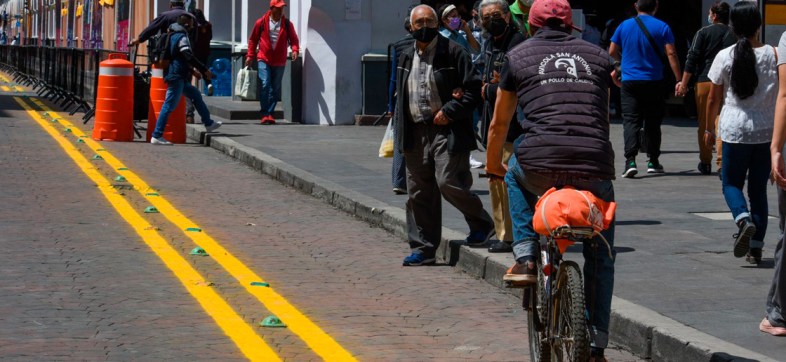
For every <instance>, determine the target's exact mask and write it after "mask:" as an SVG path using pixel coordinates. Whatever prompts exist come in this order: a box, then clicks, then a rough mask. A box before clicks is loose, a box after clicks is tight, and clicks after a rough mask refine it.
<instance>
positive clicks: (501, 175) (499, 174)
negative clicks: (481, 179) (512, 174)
mask: <svg viewBox="0 0 786 362" xmlns="http://www.w3.org/2000/svg"><path fill="white" fill-rule="evenodd" d="M507 172H508V165H505V164H502V163H499V164H496V165H493V164H486V173H487V174H488V176H489V180H494V179H501V180H504V179H505V174H506V173H507Z"/></svg>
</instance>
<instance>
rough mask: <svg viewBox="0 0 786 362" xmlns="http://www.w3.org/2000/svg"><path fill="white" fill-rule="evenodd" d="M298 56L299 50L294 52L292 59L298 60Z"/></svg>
mask: <svg viewBox="0 0 786 362" xmlns="http://www.w3.org/2000/svg"><path fill="white" fill-rule="evenodd" d="M297 57H298V54H297V52H292V61H293V62H294V61H296V60H297Z"/></svg>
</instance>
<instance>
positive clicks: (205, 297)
mask: <svg viewBox="0 0 786 362" xmlns="http://www.w3.org/2000/svg"><path fill="white" fill-rule="evenodd" d="M14 100H15V101H16V102H17V103H19V105H20V106H22V108H24V110H25V111H26V112H27V114H28V115H30V117H31V118H32V119H33V120H34V121H36V123H38V125H39V126H41V128H43V129H44V131H46V132H47V133H48V134H49V135H50V136H51V137H52V138H53V139H54V140H55V141H56V142H57V143H58V144H60V146H61V147H62V149H63V150H64V151H65V153H66V154H68V156H69V157H71V159H72V160H73V161H74V163H76V165H77V166H78V167H79V168H80V169H81V170H82V171H83V172H84V173H85V175H86V176H87V177H88V178H89V179H90V180H91V181H93V182H94V183H95V184H96V186H97V188H98V190H99V191H101V193H102V194H103V195H104V197H105V198H106V199H107V201H109V203H110V204H111V205H112V207H113V208H114V209H115V211H117V213H118V214H120V216H121V217H122V218H123V219H124V220H126V222H127V223H128V224H129V225H130V226H131V227H132V228H133V229H134V231H135V232H136V233H137V234H138V235H139V236H140V237H141V238H142V241H144V242H145V244H147V246H148V247H149V248H150V249H151V250H152V251H153V252H154V253H155V254H156V256H158V257H159V258H160V259H161V261H163V262H164V264H165V265H166V266H167V268H169V270H171V271H172V273H173V274H175V276H176V277H177V278H178V280H179V281H180V283H181V284H183V286H184V287H185V288H186V290H188V292H189V293H190V294H191V296H192V297H194V299H196V300H197V302H199V304H200V305H201V306H202V309H204V310H205V312H206V313H207V314H208V315H209V316H210V317H212V318H213V320H214V321H215V322H216V324H218V326H219V327H220V328H221V329H222V330H223V331H224V333H225V334H226V335H227V336H228V337H229V338H231V339H232V341H233V342H234V343H235V344H236V345H237V346H238V348H239V349H240V351H241V352H242V353H243V355H245V356H246V357H247V358H248V359H250V360H253V361H280V360H281V359H280V358H279V357H278V355H277V354H276V353H275V352H274V351H273V350H272V349H271V348H270V346H268V345H267V343H265V341H264V340H262V338H261V337H260V336H259V335H258V334H257V333H256V332H255V331H254V329H253V328H251V326H249V325H248V323H246V322H245V320H244V319H243V318H242V317H240V315H238V314H237V313H236V312H235V310H234V309H232V307H231V306H230V305H229V304H228V303H227V302H226V301H225V300H224V299H223V298H221V296H220V295H218V293H217V292H216V291H215V290H214V289H213V288H211V287H210V286H209V283H208V282H207V281H206V279H205V278H204V277H202V275H200V274H199V272H198V271H196V270H195V269H194V268H193V267H192V266H191V264H189V263H188V261H186V260H185V259H184V258H183V257H182V256H181V255H180V254H179V253H178V252H177V251H176V250H175V249H174V248H173V247H172V246H171V245H170V244H169V243H167V241H166V240H165V239H164V238H163V237H162V236H161V235H160V234H159V233H158V232H157V230H156V229H155V228H154V227H153V226H152V225H151V224H150V223H148V222H147V221H146V220H145V219H144V218H143V217H142V215H140V214H139V212H137V211H136V210H135V209H134V208H133V207H132V206H131V204H130V203H129V202H128V201H127V200H126V199H124V198H123V197H122V196H121V195H120V194H119V193H118V192H117V191H116V190H115V188H114V186H113V185H112V183H111V182H110V181H109V180H107V178H106V177H104V176H103V175H102V174H101V173H100V172H99V171H98V170H97V169H96V168H95V167H93V165H92V164H91V163H90V161H89V160H87V159H86V158H85V156H83V155H82V154H81V153H80V152H79V150H78V149H77V148H76V147H74V146H73V144H72V143H71V142H70V140H69V139H68V138H67V136H65V135H63V134H61V133H60V132H59V131H58V130H57V129H56V128H55V127H53V126H52V124H50V123H49V122H47V121H46V120H44V119H43V117H41V116H40V115H39V114H38V113H37V112H36V111H35V110H34V109H33V107H32V106H31V105H29V104H27V103H26V102H25V101H23V100H22V99H21V98H20V97H14Z"/></svg>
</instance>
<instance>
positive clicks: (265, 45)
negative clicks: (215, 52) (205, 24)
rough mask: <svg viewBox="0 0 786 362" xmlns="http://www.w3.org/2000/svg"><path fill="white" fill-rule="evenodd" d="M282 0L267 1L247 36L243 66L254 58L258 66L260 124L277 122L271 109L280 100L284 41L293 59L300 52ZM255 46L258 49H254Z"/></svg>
mask: <svg viewBox="0 0 786 362" xmlns="http://www.w3.org/2000/svg"><path fill="white" fill-rule="evenodd" d="M284 6H287V4H286V3H284V0H270V10H269V11H268V12H266V13H265V15H263V16H262V17H261V18H259V19H258V20H257V22H256V23H255V24H254V30H252V31H251V37H250V38H248V54H247V55H246V66H247V67H250V66H251V64H252V62H253V61H254V60H257V61H258V65H259V69H258V70H259V81H260V84H259V91H258V94H259V106H260V112H261V113H262V121H261V123H262V124H276V120H275V119H274V118H273V111H274V110H275V109H276V102H278V101H280V100H281V80H282V78H283V77H284V66H285V65H286V62H287V44H289V46H291V47H292V60H296V59H297V56H298V52H299V51H300V42H299V40H298V38H297V34H295V27H294V26H292V22H290V21H289V20H288V19H287V18H286V17H285V16H284ZM257 47H258V48H259V49H258V50H257Z"/></svg>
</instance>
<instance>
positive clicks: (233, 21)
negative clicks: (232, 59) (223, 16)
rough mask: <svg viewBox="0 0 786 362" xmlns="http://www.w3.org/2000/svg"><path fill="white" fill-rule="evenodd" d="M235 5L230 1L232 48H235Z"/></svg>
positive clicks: (234, 1) (235, 2)
mask: <svg viewBox="0 0 786 362" xmlns="http://www.w3.org/2000/svg"><path fill="white" fill-rule="evenodd" d="M236 4H237V1H236V0H232V48H233V49H234V47H235V40H236V39H235V21H236V20H237V19H235V5H236Z"/></svg>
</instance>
